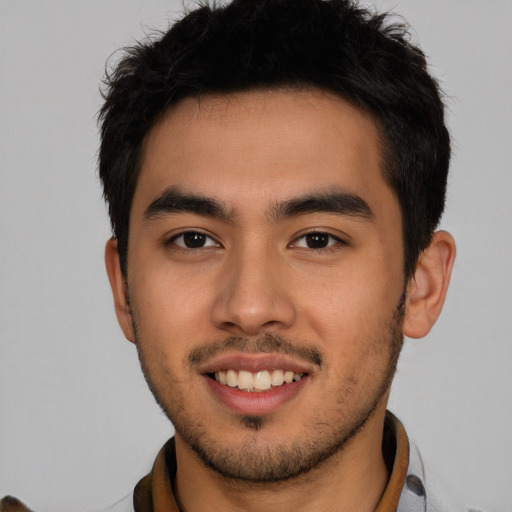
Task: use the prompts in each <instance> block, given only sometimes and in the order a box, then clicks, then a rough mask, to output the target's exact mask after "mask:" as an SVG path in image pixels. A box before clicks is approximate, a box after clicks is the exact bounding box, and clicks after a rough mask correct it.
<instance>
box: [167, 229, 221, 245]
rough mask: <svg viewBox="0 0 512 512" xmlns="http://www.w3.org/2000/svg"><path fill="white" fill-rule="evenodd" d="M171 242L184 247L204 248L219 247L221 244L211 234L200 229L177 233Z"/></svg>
mask: <svg viewBox="0 0 512 512" xmlns="http://www.w3.org/2000/svg"><path fill="white" fill-rule="evenodd" d="M170 242H171V243H173V244H175V245H177V246H178V247H182V248H183V249H202V248H204V247H219V244H218V243H217V242H216V241H215V240H214V239H213V238H211V237H210V236H208V235H206V234H205V233H201V232H200V231H186V232H185V233H180V234H179V235H175V236H173V237H172V238H171V239H170Z"/></svg>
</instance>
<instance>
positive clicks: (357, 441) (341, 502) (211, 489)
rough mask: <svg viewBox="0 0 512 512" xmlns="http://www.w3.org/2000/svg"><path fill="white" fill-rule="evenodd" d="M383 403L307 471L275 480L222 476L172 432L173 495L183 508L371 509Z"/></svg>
mask: <svg viewBox="0 0 512 512" xmlns="http://www.w3.org/2000/svg"><path fill="white" fill-rule="evenodd" d="M384 416H385V408H379V409H378V410H377V411H375V414H374V415H373V416H372V417H371V418H370V419H369V420H368V421H367V423H366V424H365V426H364V427H363V429H361V430H360V431H359V432H358V433H357V435H356V436H354V437H353V438H352V439H351V440H350V442H348V443H347V444H346V445H345V446H344V447H343V449H342V450H341V451H339V452H338V453H336V454H334V455H333V456H332V457H330V458H329V459H328V460H327V461H325V462H324V463H322V464H321V465H320V466H319V467H317V468H314V469H313V470H311V471H309V472H308V473H307V474H304V475H301V476H299V477H295V478H292V479H290V480H287V481H284V482H277V483H252V482H250V483H248V482H241V481H235V480H232V479H226V478H224V477H222V476H220V475H219V474H218V473H216V472H215V471H213V470H211V469H209V468H207V467H205V466H204V464H203V463H202V462H201V461H200V460H199V459H198V458H197V456H196V454H195V453H194V452H193V451H192V450H191V449H190V447H188V445H186V444H185V443H184V442H183V441H182V439H181V438H180V437H179V435H177V436H176V456H177V467H178V471H177V474H176V482H175V491H176V498H177V501H178V503H179V504H180V507H181V509H182V511H183V512H198V511H201V512H210V511H211V512H216V511H219V512H241V511H244V512H263V511H265V512H267V511H268V510H273V508H270V507H278V509H279V511H280V512H292V511H293V512H302V511H306V510H307V511H311V510H322V511H323V512H331V511H332V512H345V511H346V512H349V511H350V512H353V511H354V510H358V511H360V512H372V511H374V510H375V508H376V506H377V504H378V502H379V499H380V497H381V495H382V493H383V491H384V489H385V487H386V483H387V479H388V473H387V469H386V465H385V463H384V459H383V456H382V434H383V425H384Z"/></svg>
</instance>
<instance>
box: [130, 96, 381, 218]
mask: <svg viewBox="0 0 512 512" xmlns="http://www.w3.org/2000/svg"><path fill="white" fill-rule="evenodd" d="M381 167H382V163H381V153H380V144H379V133H378V129H377V125H376V123H375V122H374V120H373V119H372V118H371V116H370V115H368V114H366V113H365V112H363V111H362V110H360V109H358V108H356V107H354V106H353V105H351V104H349V103H348V102H346V101H344V100H343V99H341V98H339V97H338V96H335V95H334V94H330V93H327V92H324V91H320V90H317V89H311V90H300V91H298V90H289V89H279V90H270V91H268V90H256V91H250V92H243V93H236V94H228V95H209V96H206V97H203V98H200V99H197V98H187V99H185V100H183V101H181V102H180V103H178V104H177V105H175V106H174V107H172V108H171V109H170V110H169V112H167V113H166V114H165V116H164V117H163V118H162V120H160V122H159V123H158V124H157V125H156V126H155V127H154V128H153V129H152V131H151V132H150V133H149V135H148V137H147V139H146V141H145V145H144V151H143V159H142V165H141V172H140V176H139V180H138V185H137V188H136V192H135V197H134V205H133V208H134V209H135V208H136V207H137V205H138V204H139V203H146V204H147V203H148V202H151V201H152V200H154V199H155V197H156V196H158V194H160V193H161V192H162V191H163V190H165V189H166V188H168V187H170V186H175V187H178V188H180V189H183V190H184V191H186V192H193V193H199V194H205V195H208V196H210V197H219V198H220V199H222V200H226V201H228V202H230V203H232V205H233V207H234V208H236V207H237V206H239V207H242V208H243V207H244V206H247V204H248V202H252V203H256V202H258V201H264V200H267V202H268V201H270V200H286V199H287V197H288V196H293V195H297V194H303V193H304V192H307V191H308V190H325V189H329V188H330V187H334V186H336V187H339V186H341V187H344V188H346V189H347V190H348V191H349V192H354V193H358V194H360V193H361V192H362V191H364V193H365V195H368V196H371V195H372V194H373V195H374V194H379V193H380V191H382V190H383V189H387V191H388V192H389V189H388V187H387V184H386V183H385V181H384V179H383V175H382V172H381ZM140 207H143V204H140Z"/></svg>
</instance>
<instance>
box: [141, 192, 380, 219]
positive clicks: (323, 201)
mask: <svg viewBox="0 0 512 512" xmlns="http://www.w3.org/2000/svg"><path fill="white" fill-rule="evenodd" d="M174 213H193V214H195V215H201V216H204V217H213V218H216V219H219V220H222V221H224V222H231V221H232V220H233V218H234V214H233V213H232V212H230V211H229V210H228V209H227V208H226V207H225V206H223V205H222V204H221V203H220V202H219V201H217V200H216V199H214V198H211V197H205V196H200V195H194V194H186V193H183V192H181V191H180V190H179V189H178V188H177V187H169V188H167V189H166V190H165V191H164V192H163V193H162V194H161V195H160V196H159V197H157V198H156V199H155V200H154V201H153V202H152V203H151V204H150V205H149V206H148V207H147V208H146V210H145V211H144V219H146V220H153V219H157V218H160V217H162V216H164V215H172V214H174ZM269 213H270V215H269V217H270V218H271V220H272V221H274V222H279V221H280V220H284V219H287V218H290V217H294V216H299V215H306V214H308V213H333V214H337V215H348V216H351V217H359V218H361V219H363V220H370V219H372V218H373V211H372V210H371V208H370V206H369V205H368V203H367V202H366V201H365V200H364V199H363V198H362V197H360V196H358V195H356V194H353V193H350V192H347V191H345V190H341V189H335V190H334V191H330V192H316V193H310V194H306V195H304V196H300V197H296V198H292V199H289V200H286V201H283V202H276V203H275V204H274V205H273V206H272V207H271V208H270V212H269Z"/></svg>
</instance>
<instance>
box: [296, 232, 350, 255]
mask: <svg viewBox="0 0 512 512" xmlns="http://www.w3.org/2000/svg"><path fill="white" fill-rule="evenodd" d="M308 235H326V236H328V237H329V238H331V239H332V240H334V241H335V243H329V244H328V245H327V246H326V247H322V248H318V249H315V248H312V247H306V246H300V245H298V244H297V242H298V241H299V240H301V239H305V238H306V237H307V236H308ZM348 238H349V237H348V236H347V235H345V236H343V235H342V234H341V233H340V234H334V233H332V231H331V230H329V229H327V228H314V229H309V230H307V231H304V232H302V233H299V234H297V235H295V236H294V237H293V239H292V241H291V242H290V244H289V246H291V247H298V248H300V249H308V250H310V251H315V250H316V251H325V250H327V249H331V248H333V247H336V246H337V245H341V246H343V245H348V244H349V242H348Z"/></svg>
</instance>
